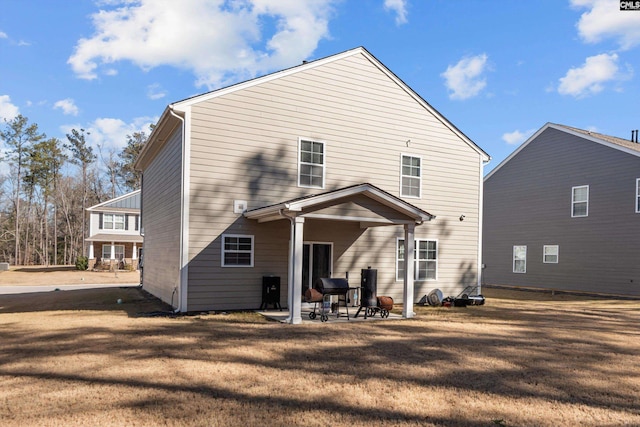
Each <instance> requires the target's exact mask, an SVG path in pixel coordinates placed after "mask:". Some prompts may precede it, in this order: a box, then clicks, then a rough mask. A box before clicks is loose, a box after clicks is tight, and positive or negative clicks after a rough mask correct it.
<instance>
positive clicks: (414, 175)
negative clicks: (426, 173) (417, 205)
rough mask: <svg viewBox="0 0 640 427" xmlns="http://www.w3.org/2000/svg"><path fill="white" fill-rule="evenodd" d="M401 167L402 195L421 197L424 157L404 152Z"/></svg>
mask: <svg viewBox="0 0 640 427" xmlns="http://www.w3.org/2000/svg"><path fill="white" fill-rule="evenodd" d="M401 162H402V165H401V168H400V195H401V196H403V197H416V198H419V197H420V190H421V187H422V158H421V157H418V156H410V155H406V154H403V155H402V159H401Z"/></svg>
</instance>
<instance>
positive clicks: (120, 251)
mask: <svg viewBox="0 0 640 427" xmlns="http://www.w3.org/2000/svg"><path fill="white" fill-rule="evenodd" d="M113 249H114V254H113V258H112V257H111V245H102V259H117V260H120V261H122V260H123V259H124V245H114V246H113Z"/></svg>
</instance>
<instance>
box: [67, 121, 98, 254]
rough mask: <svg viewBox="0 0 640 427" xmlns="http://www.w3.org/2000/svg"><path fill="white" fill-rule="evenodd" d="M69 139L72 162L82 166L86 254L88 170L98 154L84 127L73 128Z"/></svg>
mask: <svg viewBox="0 0 640 427" xmlns="http://www.w3.org/2000/svg"><path fill="white" fill-rule="evenodd" d="M87 135H88V133H87ZM67 139H68V140H69V144H66V145H65V147H66V148H67V149H68V150H70V151H71V154H72V156H71V158H70V159H69V160H70V161H71V163H73V164H76V165H78V166H80V167H81V168H82V255H85V254H86V247H85V235H86V220H85V216H86V214H85V209H86V207H87V206H86V205H87V171H88V168H89V165H90V164H91V163H93V162H95V160H96V155H95V154H94V153H93V147H91V146H89V145H87V141H86V139H85V131H84V129H80V131H77V130H76V129H72V130H71V133H70V134H67Z"/></svg>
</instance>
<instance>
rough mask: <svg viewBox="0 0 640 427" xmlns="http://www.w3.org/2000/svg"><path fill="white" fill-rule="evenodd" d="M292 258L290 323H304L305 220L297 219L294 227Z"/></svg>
mask: <svg viewBox="0 0 640 427" xmlns="http://www.w3.org/2000/svg"><path fill="white" fill-rule="evenodd" d="M292 231H293V236H291V241H292V245H293V250H292V258H293V259H290V260H289V262H290V263H292V264H293V269H290V271H291V270H293V274H292V277H290V279H289V292H288V297H289V301H288V302H289V319H288V321H289V323H292V324H299V323H302V250H303V242H304V239H303V237H304V218H303V217H296V218H295V220H294V226H293V230H292Z"/></svg>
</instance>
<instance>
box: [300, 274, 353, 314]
mask: <svg viewBox="0 0 640 427" xmlns="http://www.w3.org/2000/svg"><path fill="white" fill-rule="evenodd" d="M313 289H315V290H316V291H317V292H315V293H314V294H315V295H318V294H320V295H322V298H320V297H319V296H316V297H315V298H311V299H310V298H307V302H313V303H314V305H313V311H312V312H311V313H309V318H310V319H315V318H316V316H317V314H318V313H317V312H316V311H317V308H318V303H321V304H322V306H321V309H320V310H319V314H320V320H322V321H323V322H326V321H327V319H328V318H329V316H328V314H327V311H328V310H327V305H328V304H326V303H327V302H328V301H329V300H330V298H331V295H337V296H338V313H337V317H340V303H341V302H342V303H343V304H344V307H345V308H346V309H347V320H349V305H348V304H347V294H348V293H349V290H350V288H349V281H348V280H347V279H343V278H339V277H321V278H319V279H317V280H316V281H315V283H314V284H313Z"/></svg>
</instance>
